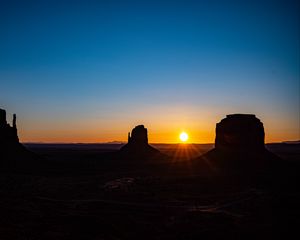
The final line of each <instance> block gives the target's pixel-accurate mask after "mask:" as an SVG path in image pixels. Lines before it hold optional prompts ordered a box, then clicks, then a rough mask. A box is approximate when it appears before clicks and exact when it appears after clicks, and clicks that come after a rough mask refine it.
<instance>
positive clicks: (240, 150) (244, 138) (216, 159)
mask: <svg viewBox="0 0 300 240" xmlns="http://www.w3.org/2000/svg"><path fill="white" fill-rule="evenodd" d="M200 158H201V161H203V162H204V163H206V164H207V166H208V168H210V169H211V170H212V171H213V172H215V173H221V174H227V173H240V174H243V173H257V172H267V171H269V170H272V169H274V167H276V166H277V165H278V164H279V163H280V162H281V159H280V158H279V157H277V156H276V155H274V154H273V153H271V152H269V151H268V150H267V149H266V148H265V132H264V126H263V123H262V122H261V121H260V120H259V119H258V118H256V116H255V115H253V114H230V115H227V116H226V118H224V119H222V120H221V122H219V123H217V125H216V138H215V148H214V149H212V150H210V151H209V152H207V153H206V154H204V155H202V156H201V157H200Z"/></svg>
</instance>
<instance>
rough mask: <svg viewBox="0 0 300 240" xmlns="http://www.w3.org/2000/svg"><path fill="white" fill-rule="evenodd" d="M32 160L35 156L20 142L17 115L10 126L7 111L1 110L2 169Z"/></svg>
mask: <svg viewBox="0 0 300 240" xmlns="http://www.w3.org/2000/svg"><path fill="white" fill-rule="evenodd" d="M32 158H34V155H33V154H32V153H31V152H30V151H28V150H27V149H26V148H25V147H24V146H23V145H22V144H21V143H20V142H19V137H18V130H17V117H16V114H14V115H13V124H12V126H10V125H9V124H8V123H7V120H6V111H5V110H3V109H0V168H1V167H4V168H6V167H15V166H16V165H17V162H21V161H22V160H24V159H32Z"/></svg>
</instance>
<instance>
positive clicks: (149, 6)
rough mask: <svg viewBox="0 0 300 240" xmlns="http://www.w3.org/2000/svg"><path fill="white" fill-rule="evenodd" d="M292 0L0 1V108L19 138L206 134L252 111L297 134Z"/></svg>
mask: <svg viewBox="0 0 300 240" xmlns="http://www.w3.org/2000/svg"><path fill="white" fill-rule="evenodd" d="M299 12H300V7H299V1H296V0H295V1H290V0H284V1H263V0H260V1H255V0H254V1H214V0H212V1H189V0H185V1H176V0H173V1H155V0H152V1H126V0H124V1H88V0H85V1H53V0H52V1H19V2H18V1H1V7H0V108H3V109H6V110H7V113H8V121H10V120H11V118H12V114H13V113H16V114H17V117H18V119H17V121H18V131H19V138H20V140H21V141H22V142H82V143H84V142H93V143H95V142H110V141H126V139H127V133H128V132H129V131H130V130H131V129H132V128H133V127H134V126H136V125H138V124H144V125H145V127H147V128H148V133H149V141H150V142H152V143H174V142H178V141H179V139H178V135H179V133H180V132H181V131H186V132H187V133H188V134H189V142H193V143H211V142H214V137H215V125H216V123H217V122H219V121H220V120H221V119H222V118H224V117H225V116H226V115H227V114H232V113H253V114H256V116H257V117H258V118H259V119H260V120H261V121H262V122H263V123H264V127H265V132H266V142H278V141H285V140H299V139H300V110H299V109H300V96H299V95H300V83H299V77H300V76H299V72H300V71H299V65H300V61H299V52H300V49H299V48H300V44H299V42H300V38H299V29H300V21H299Z"/></svg>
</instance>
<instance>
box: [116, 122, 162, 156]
mask: <svg viewBox="0 0 300 240" xmlns="http://www.w3.org/2000/svg"><path fill="white" fill-rule="evenodd" d="M119 155H120V156H121V157H122V158H133V159H135V158H141V159H149V158H153V157H154V158H155V157H159V156H164V155H163V154H162V153H160V151H158V150H157V149H155V148H154V147H152V146H150V145H149V144H148V131H147V128H145V127H144V125H138V126H136V127H135V128H134V129H132V131H131V134H130V133H128V143H127V144H126V145H124V146H123V147H122V148H121V149H120V151H119Z"/></svg>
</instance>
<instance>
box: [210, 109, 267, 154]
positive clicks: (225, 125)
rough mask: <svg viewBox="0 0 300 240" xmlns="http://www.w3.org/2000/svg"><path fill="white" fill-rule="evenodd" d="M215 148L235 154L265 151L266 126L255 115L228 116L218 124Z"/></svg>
mask: <svg viewBox="0 0 300 240" xmlns="http://www.w3.org/2000/svg"><path fill="white" fill-rule="evenodd" d="M215 148H216V149H218V150H221V151H233V152H236V151H243V152H249V151H250V152H260V151H264V150H265V132H264V126H263V124H262V122H261V121H260V120H259V119H258V118H256V117H255V115H253V114H231V115H227V117H226V118H224V119H222V121H221V122H219V123H217V126H216V140H215Z"/></svg>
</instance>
